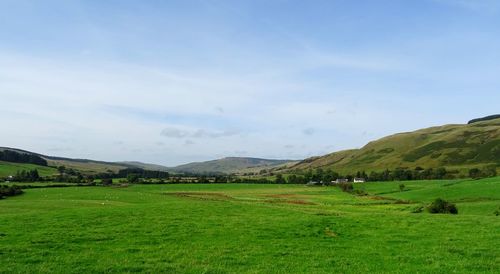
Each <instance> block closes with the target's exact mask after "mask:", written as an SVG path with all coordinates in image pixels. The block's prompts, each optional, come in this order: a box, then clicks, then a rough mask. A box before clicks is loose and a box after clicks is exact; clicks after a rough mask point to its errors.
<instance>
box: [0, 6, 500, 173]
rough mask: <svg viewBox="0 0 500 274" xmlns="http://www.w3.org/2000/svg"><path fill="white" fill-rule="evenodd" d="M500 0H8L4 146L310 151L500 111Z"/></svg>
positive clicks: (213, 154)
mask: <svg viewBox="0 0 500 274" xmlns="http://www.w3.org/2000/svg"><path fill="white" fill-rule="evenodd" d="M499 15H500V2H499V1H495V0H418V1H406V0H401V1H394V0H393V1H383V0H379V1H368V0H365V1H352V0H349V1H347V0H337V1H335V0H331V1H319V0H314V1H287V0H266V1H258V0H256V1H237V0H236V1H210V0H198V1H118V0H115V1H111V0H104V1H97V0H95V1H91V0H88V1H77V0H74V1H62V0H61V1H50V0H47V1H23V0H15V1H14V0H12V1H11V0H1V1H0V98H1V99H2V107H1V108H0V122H1V124H2V128H3V130H2V134H1V135H0V146H10V147H19V148H23V149H28V150H33V151H37V152H40V153H45V154H50V155H58V156H68V157H78V158H92V159H99V160H113V161H117V160H139V161H145V162H153V163H159V164H165V165H176V164H180V163H185V162H190V161H202V160H209V159H214V158H220V157H225V156H253V157H265V158H292V159H300V158H304V157H309V156H313V155H320V154H324V153H328V152H333V151H337V150H342V149H347V148H357V147H361V146H363V145H365V144H366V143H367V142H369V141H371V140H373V139H376V138H380V137H383V136H385V135H388V134H393V133H397V132H402V131H410V130H414V129H419V128H423V127H429V126H434V125H441V124H447V123H465V122H467V121H468V120H469V119H472V118H476V117H480V116H485V115H489V114H494V113H499V112H500V111H499V110H500V109H499V106H500V104H499V102H500V89H499V88H500V77H499V75H500V51H499V50H498V49H500V27H499V26H500V16H499Z"/></svg>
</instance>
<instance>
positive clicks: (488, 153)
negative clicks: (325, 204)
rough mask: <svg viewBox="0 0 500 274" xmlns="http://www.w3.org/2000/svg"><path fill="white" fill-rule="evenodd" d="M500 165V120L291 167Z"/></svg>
mask: <svg viewBox="0 0 500 274" xmlns="http://www.w3.org/2000/svg"><path fill="white" fill-rule="evenodd" d="M489 165H495V166H497V167H499V166H500V119H493V120H487V121H480V122H475V123H472V124H467V125H445V126H440V127H432V128H427V129H422V130H417V131H414V132H407V133H400V134H395V135H392V136H388V137H385V138H382V139H380V140H377V141H374V142H371V143H369V144H367V145H366V146H364V147H363V148H361V149H355V150H347V151H340V152H335V153H332V154H328V155H325V156H322V157H315V158H310V159H306V160H304V161H302V162H300V163H298V164H296V165H295V166H293V167H291V168H290V169H289V170H304V169H310V168H311V169H315V168H331V169H334V170H336V171H339V172H357V171H362V170H365V171H372V170H375V171H380V170H384V169H395V168H398V167H407V168H415V167H418V166H419V167H422V168H436V167H447V168H452V169H457V170H465V169H468V168H471V167H484V166H489Z"/></svg>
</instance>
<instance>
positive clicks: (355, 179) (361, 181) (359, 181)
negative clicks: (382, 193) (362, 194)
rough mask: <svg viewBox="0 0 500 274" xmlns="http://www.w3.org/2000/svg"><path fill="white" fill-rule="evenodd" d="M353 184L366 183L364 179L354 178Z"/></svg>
mask: <svg viewBox="0 0 500 274" xmlns="http://www.w3.org/2000/svg"><path fill="white" fill-rule="evenodd" d="M354 182H355V183H364V182H366V180H365V178H354Z"/></svg>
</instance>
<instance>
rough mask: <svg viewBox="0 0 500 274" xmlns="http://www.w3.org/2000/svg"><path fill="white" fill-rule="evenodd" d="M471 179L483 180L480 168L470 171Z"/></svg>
mask: <svg viewBox="0 0 500 274" xmlns="http://www.w3.org/2000/svg"><path fill="white" fill-rule="evenodd" d="M469 177H471V178H472V179H478V178H481V170H480V169H479V168H471V169H470V170H469Z"/></svg>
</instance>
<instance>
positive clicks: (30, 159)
mask: <svg viewBox="0 0 500 274" xmlns="http://www.w3.org/2000/svg"><path fill="white" fill-rule="evenodd" d="M0 161H5V162H13V163H26V164H35V165H40V166H47V161H46V160H45V159H43V158H42V157H40V156H38V155H35V154H28V153H19V152H15V151H12V150H4V151H0Z"/></svg>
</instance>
